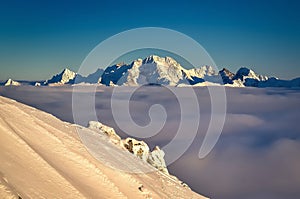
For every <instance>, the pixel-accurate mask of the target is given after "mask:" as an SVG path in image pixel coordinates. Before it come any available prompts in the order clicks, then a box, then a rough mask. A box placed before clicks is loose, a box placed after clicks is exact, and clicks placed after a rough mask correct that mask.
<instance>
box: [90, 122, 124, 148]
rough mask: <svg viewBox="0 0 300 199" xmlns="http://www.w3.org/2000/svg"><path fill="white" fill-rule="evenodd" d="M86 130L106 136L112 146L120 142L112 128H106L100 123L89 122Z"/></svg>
mask: <svg viewBox="0 0 300 199" xmlns="http://www.w3.org/2000/svg"><path fill="white" fill-rule="evenodd" d="M88 128H89V129H91V130H94V131H96V132H100V133H103V134H105V135H107V136H108V137H109V138H110V140H111V141H112V142H113V143H114V144H119V143H120V141H121V138H120V136H118V134H116V132H115V130H114V129H113V128H112V127H109V126H106V125H104V124H102V123H101V122H98V121H90V122H89V124H88Z"/></svg>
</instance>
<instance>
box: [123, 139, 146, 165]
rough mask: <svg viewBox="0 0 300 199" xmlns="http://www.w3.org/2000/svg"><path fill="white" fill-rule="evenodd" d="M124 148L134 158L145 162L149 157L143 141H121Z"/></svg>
mask: <svg viewBox="0 0 300 199" xmlns="http://www.w3.org/2000/svg"><path fill="white" fill-rule="evenodd" d="M122 142H123V145H124V147H125V148H126V149H127V150H128V151H129V152H130V153H132V154H134V155H135V156H137V157H139V158H141V159H142V160H143V161H145V162H147V159H148V156H149V147H148V145H147V144H146V143H145V142H144V141H138V140H136V139H134V138H126V139H125V140H122Z"/></svg>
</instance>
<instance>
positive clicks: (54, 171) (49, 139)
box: [0, 97, 205, 199]
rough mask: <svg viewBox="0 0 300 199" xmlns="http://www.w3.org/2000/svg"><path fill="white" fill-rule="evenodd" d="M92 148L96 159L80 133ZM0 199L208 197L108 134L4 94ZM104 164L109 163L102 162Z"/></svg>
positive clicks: (0, 111)
mask: <svg viewBox="0 0 300 199" xmlns="http://www.w3.org/2000/svg"><path fill="white" fill-rule="evenodd" d="M77 128H81V130H82V131H81V132H82V133H81V136H82V135H85V140H86V141H89V142H90V144H91V146H93V147H94V152H95V154H94V155H96V156H97V157H98V158H99V159H100V160H101V162H100V161H98V160H97V159H95V158H94V157H93V156H91V154H90V152H88V151H87V149H86V147H85V146H84V145H83V144H82V142H81V140H80V139H79V137H78V134H77ZM0 138H1V139H0V162H1V164H0V198H137V199H138V198H205V197H203V196H201V195H198V194H197V193H195V192H193V191H191V190H190V189H189V188H188V187H185V186H183V185H182V182H181V181H179V180H177V179H176V178H174V177H171V176H169V175H166V174H164V173H162V172H158V171H153V172H150V173H140V174H138V173H135V174H133V173H130V172H124V171H122V170H116V169H114V168H111V167H110V166H108V165H115V166H117V167H118V168H122V167H123V168H124V169H127V170H128V169H132V171H134V170H138V171H143V169H146V170H149V168H153V167H152V166H150V165H149V164H148V163H145V162H144V161H142V160H141V159H139V158H137V157H135V156H133V155H132V154H131V153H129V152H128V151H125V150H123V149H121V148H119V147H117V146H116V145H114V144H112V143H110V142H109V141H108V140H107V136H104V135H101V134H99V133H95V132H94V131H92V130H89V129H87V128H84V127H79V126H76V125H72V124H69V123H66V122H62V121H60V120H59V119H57V118H55V117H54V116H52V115H50V114H47V113H45V112H42V111H39V110H37V109H35V108H31V107H29V106H26V105H23V104H20V103H18V102H16V101H14V100H10V99H8V98H4V97H0ZM104 163H105V164H104Z"/></svg>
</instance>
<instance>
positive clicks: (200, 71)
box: [5, 55, 300, 87]
mask: <svg viewBox="0 0 300 199" xmlns="http://www.w3.org/2000/svg"><path fill="white" fill-rule="evenodd" d="M299 79H300V78H296V79H293V80H280V79H278V78H275V77H267V76H263V75H259V74H256V73H255V72H254V71H253V70H251V69H249V68H246V67H241V68H240V69H239V70H238V71H237V72H236V73H233V72H231V71H229V70H228V69H226V68H223V69H222V70H220V71H217V70H216V69H215V68H213V67H212V66H202V67H200V68H192V69H186V68H184V67H182V66H181V65H180V64H179V63H178V62H177V61H176V60H174V59H173V58H171V57H159V56H157V55H151V56H149V57H146V58H145V59H137V60H135V61H133V62H132V63H131V64H124V63H120V64H115V65H112V66H109V67H107V68H106V69H105V70H103V69H100V68H99V69H97V71H95V72H94V73H92V74H90V75H88V76H86V77H84V76H82V75H80V74H77V73H75V72H73V71H71V70H69V69H67V68H66V69H64V70H63V71H62V72H61V73H59V74H57V75H54V76H53V77H52V78H51V79H49V80H46V81H44V82H38V84H36V83H35V82H34V83H31V84H30V85H35V86H39V85H41V86H43V85H44V86H45V85H49V86H59V85H65V84H85V83H87V84H103V85H106V86H138V85H164V86H180V87H184V86H220V85H224V86H229V87H249V86H250V87H300V80H299ZM6 84H7V85H20V83H18V82H16V81H13V80H11V79H9V80H7V82H6ZM6 84H5V85H6ZM22 84H23V82H22Z"/></svg>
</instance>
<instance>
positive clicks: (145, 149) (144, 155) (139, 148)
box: [122, 138, 169, 174]
mask: <svg viewBox="0 0 300 199" xmlns="http://www.w3.org/2000/svg"><path fill="white" fill-rule="evenodd" d="M122 143H123V146H124V148H125V149H127V150H128V151H129V152H130V153H132V154H134V155H135V156H137V157H139V158H140V159H142V160H143V161H145V162H148V163H149V164H150V165H151V166H153V167H155V168H156V169H158V170H159V171H161V172H163V173H165V174H169V171H168V169H167V166H166V162H165V160H164V156H165V153H164V152H163V150H161V149H160V148H159V147H158V146H156V147H155V148H154V149H153V151H152V152H150V149H149V146H148V145H147V144H146V143H145V142H144V141H139V140H136V139H134V138H126V139H124V140H122Z"/></svg>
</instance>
